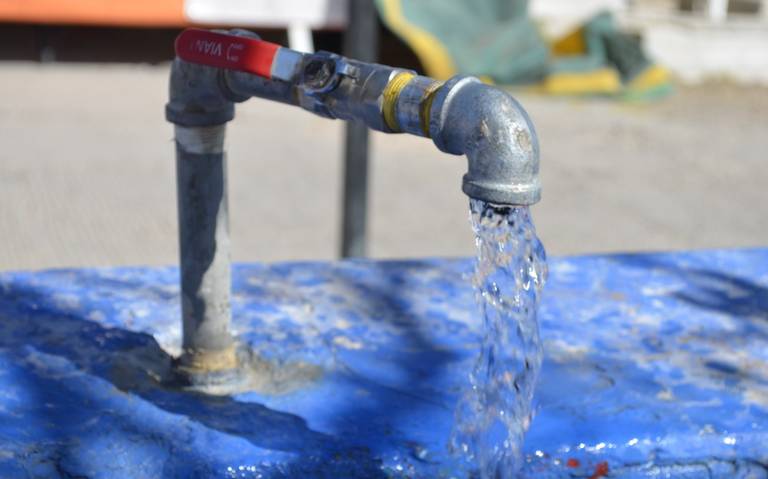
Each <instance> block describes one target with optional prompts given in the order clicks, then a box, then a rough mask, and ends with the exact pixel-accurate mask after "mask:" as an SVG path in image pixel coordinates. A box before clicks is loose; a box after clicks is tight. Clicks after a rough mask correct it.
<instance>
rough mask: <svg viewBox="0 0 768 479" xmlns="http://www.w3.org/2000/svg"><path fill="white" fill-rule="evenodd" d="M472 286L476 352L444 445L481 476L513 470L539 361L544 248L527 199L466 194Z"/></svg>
mask: <svg viewBox="0 0 768 479" xmlns="http://www.w3.org/2000/svg"><path fill="white" fill-rule="evenodd" d="M470 210H471V216H472V227H473V229H474V232H475V241H476V244H477V252H478V253H477V262H476V265H475V273H474V279H473V283H474V288H475V292H476V296H477V302H478V304H479V307H480V312H481V314H482V317H483V321H484V331H483V342H482V347H481V351H480V356H479V357H478V359H477V363H476V364H475V367H474V369H473V370H472V372H471V373H470V375H469V385H468V387H467V388H466V390H465V391H464V393H463V394H462V397H461V399H460V400H459V404H458V406H457V409H456V413H455V422H454V427H453V433H452V437H451V449H452V451H453V452H454V454H457V455H459V456H460V457H461V458H462V459H463V460H464V461H467V462H469V463H470V464H472V467H473V468H475V469H477V470H478V472H479V476H480V477H481V478H482V479H510V478H514V477H515V476H516V474H517V471H518V470H519V468H520V466H521V463H522V460H523V454H522V446H523V438H524V436H525V432H526V431H527V430H528V427H529V426H530V424H531V420H532V416H533V410H532V406H531V402H532V399H533V391H534V388H535V386H536V381H537V379H538V375H539V369H540V368H541V360H542V347H541V341H540V338H539V324H538V320H537V316H536V315H537V309H538V303H539V297H540V294H541V290H542V287H543V286H544V281H545V279H546V275H547V267H546V254H545V252H544V247H543V246H542V244H541V242H540V241H539V239H538V237H537V236H536V230H535V228H534V226H533V222H532V221H531V216H530V211H529V210H528V208H527V207H507V206H496V205H492V204H489V203H486V202H483V201H479V200H474V199H473V200H470Z"/></svg>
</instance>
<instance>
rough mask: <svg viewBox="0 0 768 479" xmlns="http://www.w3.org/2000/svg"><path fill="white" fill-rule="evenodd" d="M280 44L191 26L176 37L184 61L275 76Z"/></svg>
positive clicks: (177, 51) (180, 55)
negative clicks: (273, 66)
mask: <svg viewBox="0 0 768 479" xmlns="http://www.w3.org/2000/svg"><path fill="white" fill-rule="evenodd" d="M279 48H280V45H278V44H276V43H270V42H265V41H262V40H256V39H254V38H248V37H241V36H237V35H227V34H225V33H217V32H212V31H209V30H201V29H199V28H188V29H186V30H184V31H183V32H181V34H180V35H179V36H178V37H177V38H176V55H177V56H178V57H179V58H181V59H182V60H184V61H187V62H190V63H199V64H201V65H208V66H212V67H217V68H226V69H229V70H238V71H242V72H247V73H253V74H256V75H259V76H261V77H264V78H271V77H272V62H273V61H274V59H275V55H277V50H278V49H279Z"/></svg>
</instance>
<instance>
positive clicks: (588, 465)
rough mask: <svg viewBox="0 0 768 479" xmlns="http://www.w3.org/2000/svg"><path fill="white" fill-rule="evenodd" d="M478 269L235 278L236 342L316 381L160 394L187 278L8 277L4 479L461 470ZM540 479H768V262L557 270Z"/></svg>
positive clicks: (169, 272)
mask: <svg viewBox="0 0 768 479" xmlns="http://www.w3.org/2000/svg"><path fill="white" fill-rule="evenodd" d="M470 269H471V262H470V261H469V260H422V261H403V262H374V261H350V262H342V263H289V264H274V265H261V264H254V265H236V266H235V268H234V272H233V275H234V276H233V287H234V294H233V305H232V313H233V329H234V331H235V333H236V334H237V335H239V338H240V340H241V341H243V342H245V343H248V344H251V345H252V346H253V348H254V349H255V350H256V351H257V352H258V353H260V354H261V356H262V357H264V358H266V359H270V360H272V361H273V362H274V363H275V364H277V366H278V369H279V366H280V364H298V363H307V364H311V365H314V366H317V367H319V368H321V369H322V373H321V374H320V375H319V376H314V375H313V376H312V378H313V379H309V380H307V381H305V382H303V383H301V384H295V385H293V386H294V387H292V388H288V389H287V391H289V392H284V393H283V394H279V395H270V394H260V393H247V394H240V395H237V396H233V397H217V396H210V395H203V394H199V393H189V392H182V391H178V390H174V389H171V388H168V387H164V386H163V383H162V380H163V378H165V377H166V376H167V374H168V371H169V367H170V361H171V357H172V355H176V354H178V352H179V346H180V343H181V332H180V328H179V321H178V318H179V302H178V298H179V291H178V286H177V283H178V270H177V269H175V268H118V269H78V270H57V271H44V272H34V273H27V272H21V273H4V274H0V477H4V478H5V477H9V478H15V477H72V476H74V477H78V476H82V477H93V478H96V477H129V478H130V477H137V478H138V477H263V478H270V479H271V478H281V477H296V478H299V477H301V478H304V477H329V478H330V477H347V478H355V477H360V478H363V477H366V478H367V477H373V478H375V477H451V472H452V468H451V466H450V462H449V460H448V458H447V457H446V453H445V452H444V451H445V446H446V441H447V438H448V435H449V431H450V426H451V420H452V411H453V406H454V404H455V401H456V397H457V393H458V391H459V387H460V386H461V385H462V384H463V382H464V381H465V380H466V375H467V373H468V371H469V370H470V368H471V364H472V361H473V359H474V357H475V354H476V352H477V347H478V340H479V336H478V335H479V332H480V318H479V316H478V313H477V309H476V307H475V304H474V298H473V295H472V288H471V286H470V284H469V283H468V281H467V280H466V278H465V275H466V274H468V273H469V271H470ZM540 320H541V326H542V337H543V340H544V345H545V360H544V365H543V369H542V374H541V382H540V384H539V388H538V391H537V396H536V399H535V402H536V405H537V411H538V412H537V416H536V418H535V420H534V423H533V426H532V428H531V430H530V433H529V435H528V439H527V443H526V447H525V451H526V454H527V456H528V458H529V462H528V464H527V466H526V472H525V474H526V477H536V478H550V477H551V478H561V477H563V478H571V477H582V478H590V477H593V478H596V477H603V476H605V477H611V478H613V477H622V478H640V477H680V478H699V477H702V478H710V477H714V478H734V477H735V478H750V479H753V478H766V477H768V468H767V467H766V465H768V250H765V249H754V250H734V251H710V252H697V253H678V254H657V255H618V256H594V257H577V258H563V259H554V260H552V261H551V262H550V280H549V283H548V285H547V288H546V290H545V292H544V299H543V306H542V311H541V315H540Z"/></svg>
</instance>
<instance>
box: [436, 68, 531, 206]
mask: <svg viewBox="0 0 768 479" xmlns="http://www.w3.org/2000/svg"><path fill="white" fill-rule="evenodd" d="M429 129H430V136H431V137H432V138H433V141H434V142H435V145H437V147H438V148H439V149H440V150H442V151H444V152H446V153H451V154H455V155H462V154H463V155H466V156H467V160H468V167H469V168H468V172H467V174H465V175H464V178H463V184H462V190H463V191H464V193H465V194H467V196H469V197H470V198H475V199H479V200H483V201H486V202H489V203H494V204H502V205H519V206H521V205H532V204H534V203H536V202H538V201H539V199H540V198H541V182H540V180H539V142H538V138H537V136H536V131H535V130H534V127H533V123H532V122H531V119H530V118H529V117H528V114H527V113H526V112H525V110H524V109H523V107H522V106H520V104H519V103H518V102H517V101H516V100H515V99H514V98H512V96H510V95H509V94H507V93H506V92H504V91H502V90H500V89H498V88H495V87H492V86H489V85H486V84H483V83H482V82H480V80H478V79H476V78H473V77H454V78H452V79H450V80H449V81H448V82H446V84H445V85H444V86H443V87H442V88H441V89H440V90H439V91H438V92H437V93H436V96H435V98H434V101H433V103H432V105H431V108H430V120H429Z"/></svg>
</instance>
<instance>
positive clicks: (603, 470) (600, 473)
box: [589, 462, 608, 479]
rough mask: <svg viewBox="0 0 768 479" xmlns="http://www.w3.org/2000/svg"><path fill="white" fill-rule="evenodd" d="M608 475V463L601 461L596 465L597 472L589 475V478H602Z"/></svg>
mask: <svg viewBox="0 0 768 479" xmlns="http://www.w3.org/2000/svg"><path fill="white" fill-rule="evenodd" d="M607 475H608V463H607V462H601V463H600V464H598V465H597V467H595V473H594V474H592V475H591V476H589V479H600V478H601V477H605V476H607Z"/></svg>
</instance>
